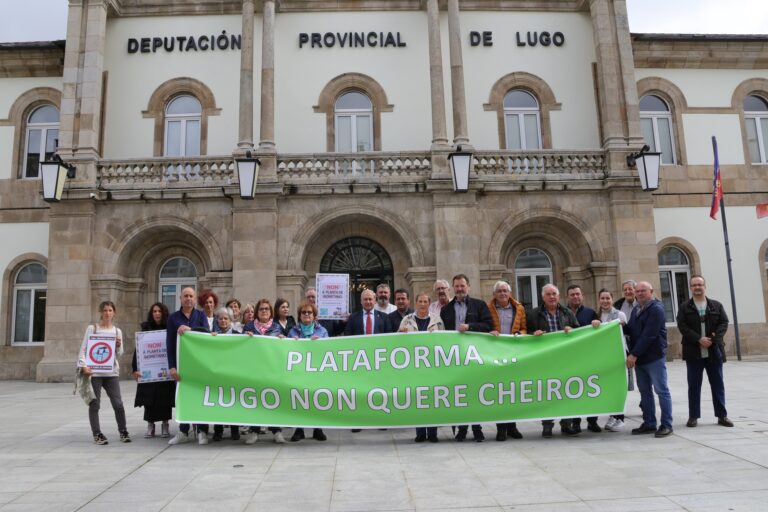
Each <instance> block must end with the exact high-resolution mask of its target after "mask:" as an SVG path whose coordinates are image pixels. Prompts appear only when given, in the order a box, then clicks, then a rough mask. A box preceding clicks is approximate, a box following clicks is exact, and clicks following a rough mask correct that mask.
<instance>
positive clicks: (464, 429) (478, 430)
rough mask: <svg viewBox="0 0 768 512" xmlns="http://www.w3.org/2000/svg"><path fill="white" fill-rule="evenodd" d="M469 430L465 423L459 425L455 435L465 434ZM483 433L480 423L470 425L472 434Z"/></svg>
mask: <svg viewBox="0 0 768 512" xmlns="http://www.w3.org/2000/svg"><path fill="white" fill-rule="evenodd" d="M468 430H469V427H468V426H467V425H459V431H458V433H457V435H461V434H464V436H466V435H467V431H468ZM482 433H483V427H482V426H480V425H472V435H473V436H477V435H478V434H482Z"/></svg>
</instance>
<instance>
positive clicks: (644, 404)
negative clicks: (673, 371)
mask: <svg viewBox="0 0 768 512" xmlns="http://www.w3.org/2000/svg"><path fill="white" fill-rule="evenodd" d="M635 374H636V376H637V389H638V390H639V391H640V409H642V411H643V423H644V424H645V425H646V426H647V427H652V428H656V402H655V401H654V399H653V392H654V391H656V394H657V395H659V406H660V407H661V425H662V426H664V427H667V428H669V429H671V428H672V396H671V395H670V394H669V387H668V386H667V363H666V361H665V360H664V358H663V357H661V358H659V359H657V360H656V361H652V362H650V363H646V364H638V365H636V366H635Z"/></svg>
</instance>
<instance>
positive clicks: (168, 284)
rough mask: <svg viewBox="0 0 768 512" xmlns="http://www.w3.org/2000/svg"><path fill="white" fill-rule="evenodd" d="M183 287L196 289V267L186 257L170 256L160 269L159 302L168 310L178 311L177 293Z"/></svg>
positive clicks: (179, 293) (179, 304) (179, 307)
mask: <svg viewBox="0 0 768 512" xmlns="http://www.w3.org/2000/svg"><path fill="white" fill-rule="evenodd" d="M184 288H194V289H195V290H196V289H197V268H195V264H194V263H192V262H191V261H189V260H188V259H187V258H183V257H177V258H171V259H170V260H168V261H166V262H165V264H164V265H163V266H162V268H161V269H160V297H159V300H160V302H162V303H163V304H165V305H166V306H168V309H169V310H170V311H178V310H179V309H181V302H179V295H181V290H183V289H184Z"/></svg>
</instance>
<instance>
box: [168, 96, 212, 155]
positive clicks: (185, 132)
mask: <svg viewBox="0 0 768 512" xmlns="http://www.w3.org/2000/svg"><path fill="white" fill-rule="evenodd" d="M202 113H203V109H202V106H201V105H200V101H198V99H197V98H195V97H194V96H189V95H182V96H176V97H175V98H173V99H172V100H171V101H170V102H168V106H167V107H165V152H164V156H199V155H200V122H201V117H202Z"/></svg>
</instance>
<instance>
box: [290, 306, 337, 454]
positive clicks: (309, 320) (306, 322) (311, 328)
mask: <svg viewBox="0 0 768 512" xmlns="http://www.w3.org/2000/svg"><path fill="white" fill-rule="evenodd" d="M296 313H297V314H298V315H299V323H298V324H296V325H294V326H293V328H292V329H291V330H290V332H289V333H288V337H289V338H293V339H294V340H319V339H321V338H327V337H328V331H326V330H325V327H323V326H322V325H320V324H319V323H318V322H316V321H315V318H317V306H315V305H314V304H312V303H310V302H307V301H304V302H302V303H301V304H299V309H298V310H297V311H296ZM312 438H313V439H316V440H318V441H325V440H326V439H328V438H327V437H326V436H325V433H324V432H323V429H321V428H316V429H314V430H313V431H312ZM302 439H304V429H303V428H296V430H294V432H293V435H292V436H291V442H293V443H295V442H297V441H301V440H302Z"/></svg>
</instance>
